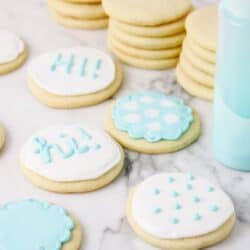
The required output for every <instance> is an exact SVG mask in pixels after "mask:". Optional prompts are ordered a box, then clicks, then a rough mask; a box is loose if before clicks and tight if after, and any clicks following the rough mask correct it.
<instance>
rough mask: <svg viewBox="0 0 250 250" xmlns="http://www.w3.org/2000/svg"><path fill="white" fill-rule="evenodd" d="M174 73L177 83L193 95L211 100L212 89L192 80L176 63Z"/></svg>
mask: <svg viewBox="0 0 250 250" xmlns="http://www.w3.org/2000/svg"><path fill="white" fill-rule="evenodd" d="M176 75H177V81H178V83H179V84H180V85H181V86H182V87H183V88H184V89H185V90H186V91H187V92H188V93H189V94H190V95H193V96H197V97H200V98H202V99H205V100H208V101H211V100H212V99H213V94H214V91H213V89H212V88H209V87H206V86H204V85H202V84H200V83H198V82H196V81H194V80H192V79H191V78H190V77H189V76H188V75H187V74H186V73H185V71H184V70H183V69H182V67H181V65H180V64H178V65H177V68H176Z"/></svg>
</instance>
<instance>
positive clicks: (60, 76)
mask: <svg viewBox="0 0 250 250" xmlns="http://www.w3.org/2000/svg"><path fill="white" fill-rule="evenodd" d="M28 73H29V75H30V76H31V77H32V79H33V80H34V81H35V82H36V84H37V85H38V86H39V87H40V88H42V89H44V90H46V91H48V92H50V93H52V94H56V95H63V96H72V95H83V94H91V93H95V92H98V91H100V90H103V89H105V88H107V87H108V86H109V85H110V84H112V82H113V81H114V79H115V64H114V62H113V60H112V58H111V57H110V56H109V55H107V54H105V53H103V52H101V51H99V50H97V49H94V48H88V47H77V48H68V49H61V50H57V51H55V52H52V53H48V54H44V55H41V56H39V57H38V58H36V59H35V60H34V61H33V62H32V63H31V64H30V66H29V68H28Z"/></svg>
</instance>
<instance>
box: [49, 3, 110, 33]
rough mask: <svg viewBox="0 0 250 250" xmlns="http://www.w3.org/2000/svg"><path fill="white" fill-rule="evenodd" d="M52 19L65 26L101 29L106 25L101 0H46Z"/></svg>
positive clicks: (106, 20) (106, 18)
mask: <svg viewBox="0 0 250 250" xmlns="http://www.w3.org/2000/svg"><path fill="white" fill-rule="evenodd" d="M47 1H48V7H49V11H50V14H51V16H52V17H53V19H54V20H55V21H56V22H58V23H59V24H62V25H64V26H66V27H70V28H79V29H101V28H105V27H107V25H108V17H107V15H106V14H105V12H104V10H103V8H102V3H101V0H47Z"/></svg>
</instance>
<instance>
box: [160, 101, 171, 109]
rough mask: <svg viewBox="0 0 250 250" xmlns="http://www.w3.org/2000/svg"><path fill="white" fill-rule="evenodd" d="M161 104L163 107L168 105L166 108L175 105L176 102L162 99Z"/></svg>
mask: <svg viewBox="0 0 250 250" xmlns="http://www.w3.org/2000/svg"><path fill="white" fill-rule="evenodd" d="M161 105H162V106H163V107H166V108H170V107H173V106H174V103H173V102H170V101H168V100H163V101H161Z"/></svg>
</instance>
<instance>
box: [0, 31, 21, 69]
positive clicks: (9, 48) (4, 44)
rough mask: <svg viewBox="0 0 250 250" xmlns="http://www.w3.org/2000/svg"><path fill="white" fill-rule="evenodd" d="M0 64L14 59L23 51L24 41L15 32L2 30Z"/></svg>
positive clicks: (0, 32) (0, 35)
mask: <svg viewBox="0 0 250 250" xmlns="http://www.w3.org/2000/svg"><path fill="white" fill-rule="evenodd" d="M0 45H1V48H0V64H1V63H8V62H11V61H14V60H15V59H16V58H17V57H18V56H19V55H20V54H21V53H22V52H23V51H24V43H23V41H22V40H21V39H20V38H18V37H17V36H16V35H15V34H14V33H12V32H10V31H6V30H0Z"/></svg>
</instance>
